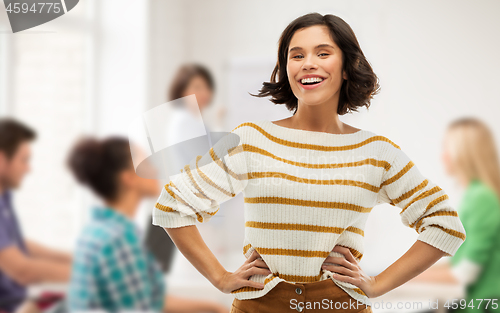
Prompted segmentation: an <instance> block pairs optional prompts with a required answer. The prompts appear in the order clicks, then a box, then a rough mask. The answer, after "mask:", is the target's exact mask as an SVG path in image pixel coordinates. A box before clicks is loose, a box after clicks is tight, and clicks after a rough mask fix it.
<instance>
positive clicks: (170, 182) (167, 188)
mask: <svg viewBox="0 0 500 313" xmlns="http://www.w3.org/2000/svg"><path fill="white" fill-rule="evenodd" d="M170 186H171V187H173V188H175V189H177V190H179V188H177V187H176V186H175V184H174V183H173V182H172V181H169V183H168V184H166V185H165V190H166V191H167V192H168V194H169V195H170V196H171V197H172V198H174V199H175V200H177V201H179V202H181V203H182V204H184V205H186V206H188V207H190V208H191V209H193V211H195V212H196V210H195V209H194V208H193V207H192V206H191V205H189V203H187V202H186V201H184V200H183V199H182V198H180V197H178V196H177V195H176V194H175V193H174V192H173V191H172V190H170V188H169V187H170ZM195 214H196V216H197V217H198V221H199V222H200V223H203V217H202V216H201V215H200V214H199V213H198V212H196V213H195Z"/></svg>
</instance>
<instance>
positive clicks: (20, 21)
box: [3, 0, 79, 33]
mask: <svg viewBox="0 0 500 313" xmlns="http://www.w3.org/2000/svg"><path fill="white" fill-rule="evenodd" d="M42 1H43V2H40V1H36V0H17V1H16V0H3V2H4V4H5V10H6V11H7V16H8V17H9V21H10V27H11V28H12V32H13V33H17V32H20V31H23V30H26V29H29V28H33V27H35V26H38V25H41V24H44V23H47V22H49V21H52V20H53V19H55V18H58V17H59V16H61V15H64V14H66V13H68V12H69V11H70V10H71V9H73V8H74V7H75V6H76V5H77V4H78V1H79V0H42Z"/></svg>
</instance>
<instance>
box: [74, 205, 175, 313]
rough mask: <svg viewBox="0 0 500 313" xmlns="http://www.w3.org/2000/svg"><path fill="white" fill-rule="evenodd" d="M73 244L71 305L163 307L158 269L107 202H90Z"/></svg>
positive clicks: (123, 218) (129, 225)
mask: <svg viewBox="0 0 500 313" xmlns="http://www.w3.org/2000/svg"><path fill="white" fill-rule="evenodd" d="M77 247H78V249H77V250H76V253H75V263H74V266H73V268H74V270H73V277H72V281H71V288H70V296H69V304H70V307H71V308H73V309H92V308H106V309H108V310H110V311H114V310H118V309H120V308H134V309H141V311H149V310H153V311H161V310H162V308H163V300H164V299H163V297H164V293H165V286H164V283H163V273H162V272H161V269H160V267H159V265H158V263H157V262H156V261H155V260H154V259H153V256H152V255H151V253H150V252H149V251H145V249H144V247H143V245H142V239H141V237H140V232H139V230H138V229H137V226H135V225H134V223H133V222H132V221H131V220H129V219H128V218H127V217H126V216H125V215H123V214H122V213H120V212H118V211H117V210H114V209H112V208H108V207H96V208H94V210H93V212H92V219H91V221H90V223H89V224H88V225H87V226H86V227H85V229H84V230H83V233H82V236H81V237H80V239H79V240H78V243H77Z"/></svg>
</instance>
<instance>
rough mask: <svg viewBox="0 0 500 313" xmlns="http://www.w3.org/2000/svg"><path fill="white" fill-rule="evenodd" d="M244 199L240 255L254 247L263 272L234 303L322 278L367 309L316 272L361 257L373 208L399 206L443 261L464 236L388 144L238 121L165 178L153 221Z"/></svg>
mask: <svg viewBox="0 0 500 313" xmlns="http://www.w3.org/2000/svg"><path fill="white" fill-rule="evenodd" d="M239 192H243V195H244V215H245V240H244V243H243V254H244V255H245V257H247V258H248V257H249V256H250V255H251V254H252V252H253V251H254V250H257V252H258V253H259V254H260V255H261V257H262V259H263V260H264V261H265V262H266V264H267V266H268V267H269V269H270V270H271V271H272V274H269V275H267V276H265V275H253V276H251V277H250V280H253V281H257V282H260V283H264V285H265V287H264V289H257V288H252V287H248V286H246V287H242V288H239V289H237V290H234V291H232V294H233V295H234V296H235V298H237V299H240V300H243V299H252V298H258V297H261V296H263V295H265V294H266V293H268V292H269V291H270V290H271V289H272V288H273V287H274V286H276V285H277V284H278V283H279V282H280V281H287V282H291V283H293V282H297V283H306V282H316V281H321V280H325V279H332V280H333V281H334V282H335V283H336V284H337V285H338V286H339V287H340V288H342V289H343V290H344V291H345V292H347V293H348V294H349V295H350V296H351V297H352V298H354V299H356V300H359V301H361V302H362V303H364V304H367V305H372V304H371V302H370V300H369V299H368V297H367V296H366V295H365V293H364V292H363V291H362V290H361V289H360V288H358V287H357V286H355V285H352V284H350V283H347V282H342V281H340V280H337V279H335V278H333V277H332V272H331V271H329V270H326V269H322V268H321V265H322V264H323V262H324V261H325V259H326V258H327V257H328V256H334V257H344V256H343V255H342V254H341V253H337V252H333V251H331V250H332V249H333V248H334V247H335V246H336V245H341V246H344V247H347V248H348V249H349V250H350V252H351V253H352V255H353V256H354V257H355V258H356V259H357V260H358V261H359V260H361V258H362V257H363V250H364V249H363V237H364V231H363V229H364V227H365V224H366V221H367V219H368V216H369V214H370V211H371V210H372V209H373V207H374V206H375V205H377V204H381V203H389V204H391V205H393V206H395V207H397V208H399V209H400V213H399V214H400V216H401V221H402V223H403V224H404V225H406V226H408V227H411V228H413V229H415V231H416V232H417V233H418V240H421V241H423V242H426V243H428V244H430V245H432V246H434V247H436V248H438V249H440V250H442V251H444V252H445V253H446V255H447V256H453V255H454V254H455V252H456V251H457V249H458V248H459V246H460V245H461V244H462V243H463V242H464V240H465V230H464V228H463V225H462V223H461V222H460V219H459V217H458V214H457V211H456V210H455V209H454V208H453V207H452V206H451V205H450V201H449V199H448V195H447V194H446V193H445V192H444V191H443V190H442V189H441V188H440V187H439V186H437V185H436V184H434V183H433V182H432V181H431V180H429V179H428V178H426V177H424V176H423V175H422V174H421V173H420V171H419V170H418V168H417V167H416V166H415V164H414V163H413V162H412V161H411V160H410V159H409V157H408V156H407V155H406V154H405V153H404V152H403V151H402V150H401V149H400V147H399V146H398V145H396V144H395V143H394V142H392V141H391V140H389V139H388V138H386V137H384V136H380V135H377V134H375V133H373V132H371V131H368V130H364V129H361V130H359V131H357V132H355V133H350V134H331V133H326V132H316V131H308V130H300V129H292V128H287V127H283V126H279V125H276V124H274V123H272V122H271V121H268V120H260V121H254V122H245V123H242V124H240V125H238V126H237V127H235V128H234V129H233V130H232V131H231V132H230V133H228V134H227V135H226V136H224V137H223V138H222V139H220V140H219V141H218V142H217V143H216V144H215V145H214V146H212V148H210V150H209V151H208V152H207V153H206V154H205V155H204V156H201V155H199V156H197V157H196V158H194V159H193V160H192V161H191V162H190V163H189V164H187V165H186V166H185V167H184V169H182V170H180V173H178V174H176V175H172V176H171V177H170V182H169V183H168V184H167V185H165V188H163V189H162V192H161V194H160V196H159V198H158V200H157V203H156V205H155V207H154V208H153V224H155V225H159V226H162V227H166V228H172V227H182V226H186V225H195V224H196V221H198V222H201V223H203V222H208V221H209V220H210V218H211V217H212V216H213V215H215V214H216V213H217V211H218V210H219V204H220V203H221V202H224V201H226V200H229V199H230V198H232V197H234V196H235V195H236V194H238V193H239Z"/></svg>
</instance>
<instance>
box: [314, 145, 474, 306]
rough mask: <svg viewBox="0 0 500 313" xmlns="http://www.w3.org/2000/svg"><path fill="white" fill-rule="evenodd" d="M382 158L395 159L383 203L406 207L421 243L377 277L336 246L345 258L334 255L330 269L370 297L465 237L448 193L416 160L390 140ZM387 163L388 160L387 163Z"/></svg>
mask: <svg viewBox="0 0 500 313" xmlns="http://www.w3.org/2000/svg"><path fill="white" fill-rule="evenodd" d="M386 142H387V147H386V148H385V149H386V151H387V152H386V153H387V154H385V155H384V156H382V157H381V160H390V162H388V164H384V165H386V167H385V172H384V173H383V175H382V179H381V183H380V188H379V190H378V195H377V196H378V201H377V203H383V202H386V203H389V204H391V205H392V206H393V207H396V208H398V209H399V210H400V212H399V216H400V217H401V222H402V223H403V225H405V226H407V227H410V228H412V229H414V230H415V231H416V232H417V233H418V234H419V235H418V237H417V239H418V240H417V242H416V243H415V244H414V245H413V246H412V247H411V248H410V249H409V250H408V251H407V252H406V253H405V254H404V255H403V256H402V257H401V258H399V259H398V260H397V261H396V262H394V264H392V265H391V266H389V267H388V268H387V269H386V270H385V271H383V272H382V273H380V274H379V275H377V276H368V275H366V274H365V273H364V272H363V270H362V269H361V268H360V267H359V264H358V262H357V260H356V259H355V258H354V257H353V256H352V254H351V253H350V251H349V250H348V249H347V248H344V247H340V246H339V247H338V248H337V247H335V248H334V250H335V249H338V251H339V252H340V253H342V254H344V256H345V258H343V257H328V258H326V260H325V262H328V263H334V264H339V265H341V266H331V265H326V267H324V268H326V269H328V270H330V271H332V272H338V273H340V276H337V275H336V276H337V277H335V278H337V279H339V280H341V281H346V282H349V283H351V284H353V285H355V286H358V287H359V288H360V289H361V290H362V291H363V292H364V293H365V294H366V295H367V296H368V297H378V296H380V295H383V294H385V293H386V292H388V291H390V290H392V289H394V288H396V287H398V286H400V285H402V284H404V283H405V282H407V281H408V280H410V279H412V278H413V277H415V276H417V275H418V274H420V273H422V272H423V271H425V270H426V269H427V268H429V267H430V266H431V265H432V264H434V263H435V262H436V261H437V260H439V259H440V258H441V257H443V256H453V255H454V254H455V253H456V251H457V250H458V248H459V247H460V246H461V245H462V243H463V242H464V241H465V229H464V226H463V225H462V223H461V221H460V219H459V217H458V212H457V211H456V210H455V209H454V208H453V207H452V206H451V204H450V201H449V198H448V195H447V194H446V193H445V192H444V191H443V190H442V189H441V188H440V187H439V186H437V185H436V184H434V183H433V182H432V181H431V180H430V179H428V178H426V177H425V176H423V175H422V174H421V172H420V171H419V169H418V168H417V166H416V165H415V164H414V163H413V162H412V160H411V159H410V158H409V157H408V156H407V155H406V154H405V153H404V152H403V151H402V150H401V148H399V146H397V145H396V144H394V143H393V142H392V141H390V140H387V141H386ZM386 163H387V162H386Z"/></svg>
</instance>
